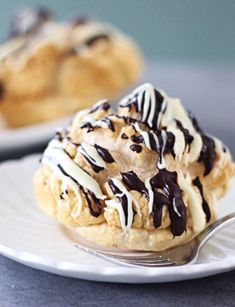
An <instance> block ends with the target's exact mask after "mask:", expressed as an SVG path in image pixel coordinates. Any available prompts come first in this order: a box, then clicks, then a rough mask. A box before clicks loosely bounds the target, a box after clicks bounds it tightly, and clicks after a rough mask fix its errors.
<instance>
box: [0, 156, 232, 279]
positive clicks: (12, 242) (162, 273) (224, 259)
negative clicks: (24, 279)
mask: <svg viewBox="0 0 235 307" xmlns="http://www.w3.org/2000/svg"><path fill="white" fill-rule="evenodd" d="M38 159H39V156H38V155H33V156H29V157H27V158H24V159H23V160H18V161H10V162H5V163H3V164H1V165H0V187H1V188H0V212H1V214H0V253H1V254H3V255H5V256H7V257H9V258H11V259H14V260H16V261H18V262H20V263H23V264H26V265H28V266H31V267H33V268H37V269H41V270H44V271H47V272H52V273H55V274H59V275H64V276H71V277H75V278H82V279H89V280H95V281H107V282H124V283H152V282H169V281H178V280H187V279H193V278H199V277H204V276H210V275H214V274H217V273H221V272H226V271H229V270H232V269H234V268H235V236H234V232H235V225H233V226H230V227H229V228H227V229H225V230H223V232H221V233H220V234H218V235H216V236H215V237H214V238H213V239H211V240H210V242H208V243H207V244H206V246H205V247H204V248H203V250H202V251H201V255H200V258H199V259H198V262H197V263H196V264H193V265H184V266H181V267H165V268H151V269H149V268H136V267H133V268H132V267H124V266H119V265H116V264H114V263H111V262H108V261H105V260H103V259H100V258H96V257H95V256H92V255H88V254H86V253H84V252H82V251H79V250H77V249H75V248H74V247H73V245H72V241H70V240H69V239H68V238H67V237H66V236H65V235H64V234H63V232H62V231H61V229H60V227H59V225H58V224H57V223H56V222H55V221H54V220H51V219H50V218H48V217H47V216H45V215H44V214H43V213H41V211H40V210H39V209H38V207H37V204H36V200H35V197H34V193H33V186H32V176H33V173H34V171H35V170H36V169H37V168H38V166H39V165H38ZM234 205H235V188H233V189H232V190H231V192H230V193H229V194H228V195H227V197H226V198H225V199H224V200H223V201H222V203H221V212H220V216H222V215H225V214H227V213H229V212H232V211H233V210H234Z"/></svg>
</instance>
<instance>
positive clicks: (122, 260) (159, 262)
mask: <svg viewBox="0 0 235 307" xmlns="http://www.w3.org/2000/svg"><path fill="white" fill-rule="evenodd" d="M74 246H75V247H76V248H78V249H81V250H83V251H85V252H87V253H89V254H92V255H95V256H99V257H101V258H103V259H105V260H108V261H112V262H115V263H118V264H121V265H123V264H127V265H131V266H133V265H134V266H145V267H159V266H169V265H176V263H175V262H172V261H171V260H170V259H159V258H156V257H155V258H151V259H150V258H147V259H145V258H143V257H142V258H139V259H133V258H128V257H125V256H119V255H115V254H112V255H111V254H107V253H105V252H100V251H97V250H95V249H90V248H88V247H86V246H83V245H81V244H78V243H74Z"/></svg>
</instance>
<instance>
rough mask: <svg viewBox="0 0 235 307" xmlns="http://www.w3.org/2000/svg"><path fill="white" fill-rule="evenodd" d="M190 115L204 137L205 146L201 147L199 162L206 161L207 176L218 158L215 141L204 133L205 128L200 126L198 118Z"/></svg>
mask: <svg viewBox="0 0 235 307" xmlns="http://www.w3.org/2000/svg"><path fill="white" fill-rule="evenodd" d="M189 116H190V118H191V120H192V124H193V126H194V128H195V130H196V131H197V132H198V133H199V134H200V135H201V138H202V142H203V146H202V149H201V153H200V156H199V158H198V162H203V163H204V166H205V171H204V176H207V175H208V174H209V173H210V172H211V170H212V168H213V166H214V162H215V159H216V151H215V142H214V140H213V139H212V138H211V137H209V136H208V135H206V134H204V132H203V130H202V129H201V128H200V127H199V125H198V122H197V120H196V118H195V117H193V116H192V115H191V114H190V115H189Z"/></svg>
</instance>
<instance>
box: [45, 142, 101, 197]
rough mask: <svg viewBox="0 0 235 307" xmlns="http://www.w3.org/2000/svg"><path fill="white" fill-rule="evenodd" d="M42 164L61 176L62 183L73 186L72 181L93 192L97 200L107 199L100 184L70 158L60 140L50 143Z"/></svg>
mask: <svg viewBox="0 0 235 307" xmlns="http://www.w3.org/2000/svg"><path fill="white" fill-rule="evenodd" d="M42 163H45V164H47V165H48V166H49V167H50V168H52V169H53V170H54V171H55V173H56V174H57V175H58V174H59V176H60V178H61V179H62V181H65V182H68V184H69V185H71V181H73V182H75V183H77V184H79V185H80V186H81V187H83V188H85V189H87V190H88V191H90V192H92V193H93V194H94V195H95V197H96V198H97V199H100V200H104V199H105V198H106V196H105V195H103V193H102V191H101V189H100V186H99V184H98V182H97V181H96V180H95V179H94V178H92V177H91V176H90V175H89V174H88V173H87V172H85V171H84V170H83V169H82V168H81V167H80V166H79V165H78V164H76V163H75V162H74V161H73V160H72V159H71V158H70V157H69V155H68V154H67V153H66V152H65V151H64V149H63V147H62V143H61V142H59V141H58V140H52V141H51V142H50V143H49V145H48V147H47V149H46V150H45V152H44V154H43V157H42ZM61 168H62V169H63V170H64V172H63V171H62V170H61ZM68 179H70V180H68ZM71 187H72V188H73V189H75V185H74V184H72V186H71ZM77 188H79V186H77Z"/></svg>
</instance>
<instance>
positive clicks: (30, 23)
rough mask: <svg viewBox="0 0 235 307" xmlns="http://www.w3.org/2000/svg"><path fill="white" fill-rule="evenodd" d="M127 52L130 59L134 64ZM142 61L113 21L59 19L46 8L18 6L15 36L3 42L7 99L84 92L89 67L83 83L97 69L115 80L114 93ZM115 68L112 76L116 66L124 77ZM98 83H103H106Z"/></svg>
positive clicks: (0, 74) (0, 70)
mask: <svg viewBox="0 0 235 307" xmlns="http://www.w3.org/2000/svg"><path fill="white" fill-rule="evenodd" d="M131 54H132V55H133V57H131V56H130V55H131ZM124 56H127V57H128V61H130V62H129V67H128V66H127V64H126V62H127V59H126V60H125V61H124V59H123V58H124ZM110 63H111V64H110ZM141 63H142V61H141V56H140V55H139V51H138V48H137V47H136V46H135V44H134V42H133V41H132V40H131V39H130V38H129V37H128V36H126V35H125V34H123V33H122V32H121V31H119V30H118V29H116V28H114V27H113V26H112V25H110V24H106V23H103V22H99V21H96V20H92V19H89V18H85V17H77V18H74V19H72V20H70V21H66V22H58V21H56V20H54V19H53V18H52V16H51V14H50V12H48V11H47V10H44V9H38V10H36V9H28V8H27V9H23V10H21V11H19V12H18V13H17V14H16V16H15V18H14V20H13V22H12V25H11V30H10V37H9V38H8V40H6V42H4V43H3V44H1V46H0V80H1V85H2V86H3V87H4V90H5V95H6V98H7V99H8V100H12V99H22V98H23V99H25V98H27V99H29V98H35V97H42V96H43V95H45V93H46V94H51V95H52V94H53V93H55V92H56V93H57V92H59V93H60V94H66V95H67V96H71V95H77V96H78V97H79V93H77V92H79V91H78V90H76V84H77V83H76V81H77V78H78V77H77V73H76V70H77V69H79V67H80V73H81V71H84V80H83V82H82V84H83V83H84V84H86V79H88V80H89V78H90V77H91V75H92V73H93V74H97V76H96V78H97V77H99V79H101V80H103V79H104V80H103V82H106V83H107V84H109V82H110V83H111V84H110V87H111V88H112V87H114V89H116V90H114V93H113V94H112V95H111V94H110V95H107V96H108V97H109V98H111V97H110V96H116V95H117V93H119V92H120V89H122V90H123V89H124V88H125V87H126V86H128V85H129V84H131V83H132V82H134V81H135V80H136V79H137V78H138V77H139V74H140V71H141V67H142V65H141ZM110 67H113V71H112V68H110ZM119 70H120V71H119ZM87 71H88V72H87ZM110 71H111V72H112V75H114V74H115V71H116V74H117V76H118V77H119V76H120V80H118V77H115V76H113V79H112V75H111V76H109V73H110V74H111V72H110ZM102 72H103V73H102ZM102 78H103V79H102ZM110 78H111V79H112V80H111V81H112V82H111V81H110V80H109V79H110ZM73 79H75V80H73ZM32 80H34V82H32ZM78 83H79V84H80V83H81V80H80V78H79V81H78ZM98 83H101V85H100V87H101V88H102V82H101V81H100V80H98ZM119 83H120V84H119ZM88 86H89V85H88ZM78 88H79V87H78ZM100 91H101V94H105V92H102V90H100Z"/></svg>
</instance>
